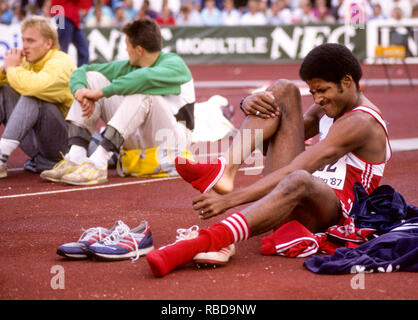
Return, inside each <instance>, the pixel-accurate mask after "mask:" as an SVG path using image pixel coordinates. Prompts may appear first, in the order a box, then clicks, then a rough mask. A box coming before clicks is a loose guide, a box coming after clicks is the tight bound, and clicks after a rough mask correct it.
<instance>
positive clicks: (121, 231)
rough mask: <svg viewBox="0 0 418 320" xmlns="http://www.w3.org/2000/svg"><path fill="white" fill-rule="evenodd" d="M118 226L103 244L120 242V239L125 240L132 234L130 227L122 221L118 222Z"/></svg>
mask: <svg viewBox="0 0 418 320" xmlns="http://www.w3.org/2000/svg"><path fill="white" fill-rule="evenodd" d="M117 223H118V225H117V226H116V227H115V230H113V231H112V232H111V233H110V234H109V235H108V236H107V237H106V238H104V240H103V243H104V244H105V245H109V244H113V243H115V242H116V241H118V240H119V239H120V238H124V237H125V236H127V235H128V234H129V233H130V229H129V227H128V226H127V225H126V224H124V223H123V222H121V221H118V222H117Z"/></svg>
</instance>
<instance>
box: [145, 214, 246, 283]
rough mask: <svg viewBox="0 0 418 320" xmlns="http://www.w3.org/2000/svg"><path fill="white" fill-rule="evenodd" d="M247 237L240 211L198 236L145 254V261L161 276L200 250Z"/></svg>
mask: <svg viewBox="0 0 418 320" xmlns="http://www.w3.org/2000/svg"><path fill="white" fill-rule="evenodd" d="M248 238H249V228H248V224H247V221H246V220H245V218H244V216H243V215H242V214H241V213H234V214H233V215H231V216H230V217H228V218H226V219H224V220H222V221H221V222H219V223H216V224H214V225H212V226H210V227H209V228H208V229H202V230H200V232H199V236H198V237H197V238H194V239H190V240H182V241H178V242H175V243H174V244H172V245H168V246H166V247H163V248H161V249H157V250H153V251H151V252H149V253H148V254H147V261H148V264H149V265H150V267H151V270H152V272H153V274H154V276H156V277H162V276H164V275H166V274H167V273H169V272H170V271H171V270H173V269H175V268H176V267H178V266H180V265H182V264H185V263H187V262H189V261H191V260H192V259H193V257H194V256H195V255H196V254H198V253H200V252H208V251H219V250H221V249H222V248H225V247H227V246H229V245H230V244H232V243H235V242H238V241H242V240H245V239H248Z"/></svg>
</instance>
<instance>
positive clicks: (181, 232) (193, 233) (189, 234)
mask: <svg viewBox="0 0 418 320" xmlns="http://www.w3.org/2000/svg"><path fill="white" fill-rule="evenodd" d="M198 235H199V226H197V225H194V226H191V227H190V228H189V229H184V228H180V229H177V236H176V242H177V241H180V240H189V239H193V238H196V237H197V236H198Z"/></svg>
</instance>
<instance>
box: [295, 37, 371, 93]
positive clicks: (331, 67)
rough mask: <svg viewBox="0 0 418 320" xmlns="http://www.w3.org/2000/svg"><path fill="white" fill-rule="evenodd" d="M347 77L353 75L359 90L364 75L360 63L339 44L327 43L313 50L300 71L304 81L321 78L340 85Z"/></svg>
mask: <svg viewBox="0 0 418 320" xmlns="http://www.w3.org/2000/svg"><path fill="white" fill-rule="evenodd" d="M346 75H351V77H352V78H353V80H354V82H355V84H356V87H357V90H359V89H360V86H359V81H360V79H361V77H362V75H363V73H362V71H361V66H360V63H359V62H358V60H357V58H356V57H355V56H354V55H353V54H352V53H351V51H350V50H349V49H348V48H347V47H345V46H344V45H341V44H337V43H326V44H322V45H320V46H318V47H316V48H314V49H312V50H311V51H310V52H309V53H308V55H307V56H306V57H305V59H304V60H303V62H302V65H301V67H300V69H299V76H300V78H301V79H302V80H304V81H308V80H312V79H314V78H319V79H323V80H325V81H328V82H334V83H336V84H339V83H340V81H341V80H342V78H343V77H344V76H346Z"/></svg>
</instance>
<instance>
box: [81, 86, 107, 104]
mask: <svg viewBox="0 0 418 320" xmlns="http://www.w3.org/2000/svg"><path fill="white" fill-rule="evenodd" d="M102 97H103V92H102V89H96V90H92V89H87V88H81V89H77V90H76V91H75V92H74V98H75V99H76V100H77V101H78V102H80V103H82V101H83V99H89V100H92V101H94V102H96V101H97V100H99V99H101V98H102Z"/></svg>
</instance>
